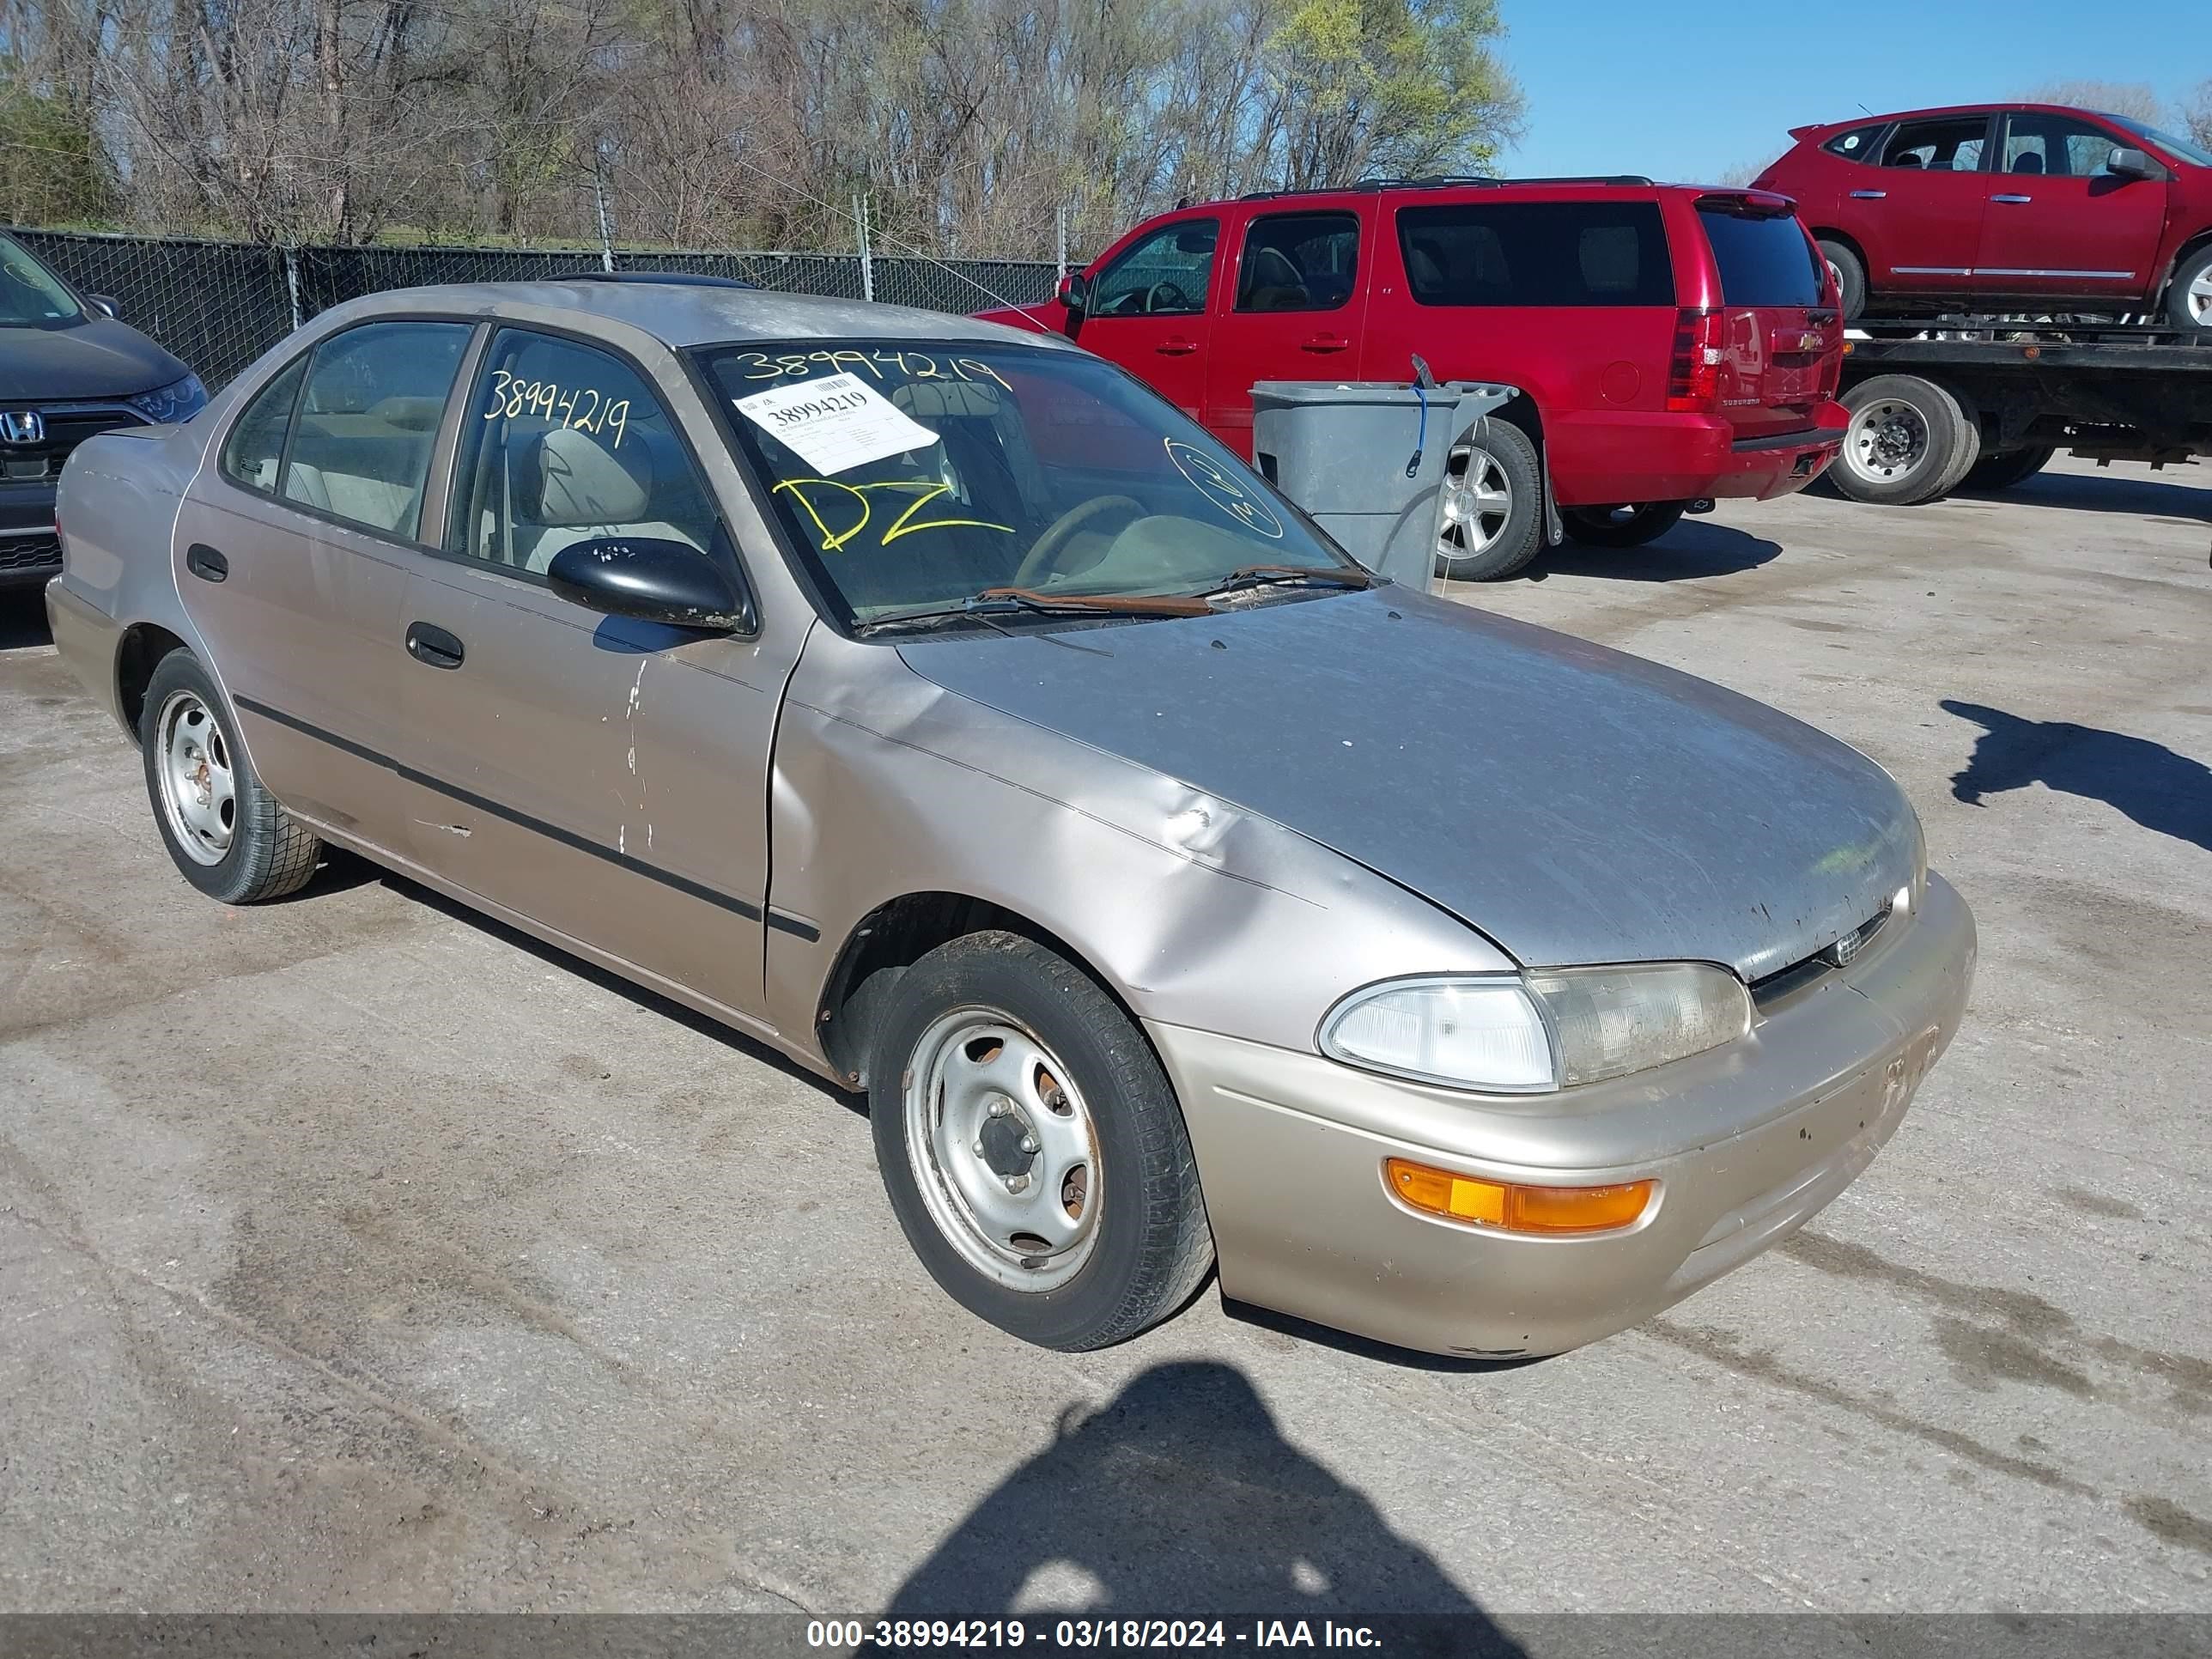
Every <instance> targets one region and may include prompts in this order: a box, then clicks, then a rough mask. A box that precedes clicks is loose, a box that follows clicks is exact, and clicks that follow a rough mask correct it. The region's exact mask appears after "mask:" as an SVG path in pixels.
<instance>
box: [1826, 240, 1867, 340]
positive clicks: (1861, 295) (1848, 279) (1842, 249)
mask: <svg viewBox="0 0 2212 1659" xmlns="http://www.w3.org/2000/svg"><path fill="white" fill-rule="evenodd" d="M1820 257H1821V258H1824V259H1826V261H1827V262H1828V269H1829V270H1832V271H1834V272H1835V273H1836V287H1837V288H1838V289H1839V290H1841V292H1842V294H1843V299H1844V322H1845V323H1847V324H1848V323H1855V322H1857V321H1858V319H1860V318H1861V317H1863V316H1864V315H1865V314H1866V299H1867V289H1866V267H1865V266H1864V265H1863V264H1860V263H1859V256H1858V255H1857V254H1856V253H1854V252H1851V251H1850V248H1848V247H1846V246H1844V244H1843V243H1841V242H1838V241H1832V240H1829V239H1827V238H1826V237H1823V238H1821V239H1820Z"/></svg>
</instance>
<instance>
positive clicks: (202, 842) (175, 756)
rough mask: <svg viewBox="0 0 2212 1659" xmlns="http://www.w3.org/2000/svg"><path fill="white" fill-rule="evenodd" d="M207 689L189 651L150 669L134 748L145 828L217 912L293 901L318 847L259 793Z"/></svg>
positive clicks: (211, 688)
mask: <svg viewBox="0 0 2212 1659" xmlns="http://www.w3.org/2000/svg"><path fill="white" fill-rule="evenodd" d="M229 722H230V716H229V714H228V710H227V708H226V707H225V705H224V703H223V700H222V693H221V692H219V691H217V690H216V685H215V682H214V680H212V679H211V678H209V676H208V671H207V670H205V669H204V668H203V667H201V666H200V665H199V662H198V660H197V659H196V658H194V657H193V655H192V654H191V652H189V651H172V652H171V653H169V654H168V655H167V656H166V657H164V658H162V659H161V661H160V662H158V663H156V664H155V666H154V675H153V678H152V679H151V680H150V681H149V683H148V684H147V687H146V706H145V708H144V709H143V711H142V712H141V713H140V714H139V717H138V748H139V750H140V753H141V755H142V756H143V758H144V761H145V764H146V793H147V795H148V796H149V798H150V799H151V800H152V802H153V805H154V822H155V824H156V825H157V826H158V827H159V828H160V829H161V840H162V842H163V843H164V844H165V845H167V848H168V849H169V856H170V857H171V858H172V859H173V860H176V865H177V868H178V869H179V870H180V871H181V872H184V878H185V880H186V881H189V882H190V883H191V884H192V885H193V886H195V887H197V888H198V889H199V890H200V891H202V892H203V893H205V894H206V895H207V896H209V897H210V898H215V899H221V900H222V902H224V903H225V904H252V903H256V902H259V901H260V900H262V899H272V898H281V897H283V896H284V895H285V894H287V893H290V892H296V891H297V890H299V889H300V888H301V887H304V886H306V885H307V878H309V877H311V876H313V874H314V873H315V866H316V863H317V862H318V861H319V860H320V858H321V857H322V851H323V843H322V842H321V841H320V840H319V839H318V838H317V837H316V836H315V835H314V834H313V831H311V830H308V829H303V828H302V827H301V825H300V824H298V823H295V822H294V821H293V819H292V817H291V815H290V814H289V813H288V812H287V811H285V810H284V809H283V807H281V806H279V805H277V804H276V798H275V797H274V796H272V795H271V794H270V793H269V792H268V791H267V790H266V789H264V788H263V787H261V780H260V779H259V778H258V777H257V776H255V775H254V772H253V768H252V765H250V764H249V763H247V761H246V752H245V751H244V750H241V749H240V747H239V746H238V742H237V738H235V736H234V734H233V732H232V731H231V728H230V723H229Z"/></svg>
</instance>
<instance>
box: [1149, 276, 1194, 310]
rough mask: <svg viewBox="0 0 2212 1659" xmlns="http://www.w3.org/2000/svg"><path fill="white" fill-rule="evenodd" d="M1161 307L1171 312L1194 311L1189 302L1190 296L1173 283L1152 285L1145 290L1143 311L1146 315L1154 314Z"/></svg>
mask: <svg viewBox="0 0 2212 1659" xmlns="http://www.w3.org/2000/svg"><path fill="white" fill-rule="evenodd" d="M1163 305H1164V306H1166V307H1168V308H1169V309H1170V310H1173V311H1190V310H1194V309H1195V307H1193V306H1192V304H1191V302H1190V296H1189V295H1187V294H1185V293H1184V292H1183V291H1182V289H1179V288H1177V287H1176V285H1175V284H1174V283H1164V282H1163V283H1153V284H1152V286H1151V287H1150V288H1148V289H1146V290H1145V309H1146V312H1147V313H1150V312H1154V311H1158V310H1159V309H1160V307H1162V306H1163Z"/></svg>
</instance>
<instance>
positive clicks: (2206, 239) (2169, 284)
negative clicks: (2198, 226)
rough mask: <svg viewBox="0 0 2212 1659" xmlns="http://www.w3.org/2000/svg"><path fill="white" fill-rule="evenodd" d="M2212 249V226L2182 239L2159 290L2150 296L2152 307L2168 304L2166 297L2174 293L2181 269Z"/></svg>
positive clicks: (2168, 262) (2167, 266)
mask: <svg viewBox="0 0 2212 1659" xmlns="http://www.w3.org/2000/svg"><path fill="white" fill-rule="evenodd" d="M2207 248H2212V225H2207V226H2205V227H2204V228H2203V229H2202V230H2199V231H2197V232H2196V233H2195V234H2192V235H2189V236H2185V237H2184V238H2183V239H2182V241H2181V246H2179V247H2177V248H2175V249H2174V250H2173V258H2171V259H2169V260H2167V261H2166V270H2165V273H2164V274H2163V275H2162V276H2160V277H2159V279H2158V288H2157V289H2156V291H2155V292H2154V293H2153V294H2152V295H2151V296H2150V303H2151V307H2152V308H2153V309H2154V310H2156V309H2158V308H2160V307H2163V306H2164V305H2165V304H2166V295H2169V294H2171V293H2172V291H2173V284H2174V279H2175V278H2177V277H2178V276H2180V275H2181V268H2182V266H2184V265H2185V264H2188V263H2189V261H2190V260H2191V259H2192V258H2195V257H2196V256H2197V255H2198V254H2200V253H2202V252H2204V250H2205V249H2207Z"/></svg>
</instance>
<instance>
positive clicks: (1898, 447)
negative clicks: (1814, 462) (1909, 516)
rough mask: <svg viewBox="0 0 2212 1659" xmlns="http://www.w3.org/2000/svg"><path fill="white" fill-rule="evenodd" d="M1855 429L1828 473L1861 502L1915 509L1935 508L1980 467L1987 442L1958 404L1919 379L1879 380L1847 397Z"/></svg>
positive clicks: (1855, 388) (1897, 376) (1930, 382)
mask: <svg viewBox="0 0 2212 1659" xmlns="http://www.w3.org/2000/svg"><path fill="white" fill-rule="evenodd" d="M1843 404H1844V408H1846V409H1848V410H1850V415H1851V418H1850V425H1849V426H1848V427H1846V428H1844V445H1843V451H1842V453H1840V454H1839V455H1838V457H1837V458H1836V464H1835V465H1833V466H1832V467H1830V468H1829V469H1828V477H1829V479H1830V480H1831V481H1832V483H1834V484H1835V487H1836V488H1837V489H1839V490H1841V491H1842V492H1843V493H1844V495H1848V496H1850V498H1851V499H1852V500H1853V501H1869V502H1872V503H1874V504H1875V505H1877V506H1886V507H1909V506H1911V505H1913V504H1914V503H1916V502H1919V501H1933V500H1935V499H1936V497H1937V496H1938V495H1942V494H1943V493H1944V492H1945V491H1946V490H1948V489H1951V488H1952V487H1953V486H1954V485H1955V484H1956V483H1958V482H1959V480H1960V478H1961V477H1965V476H1966V469H1967V468H1968V467H1970V466H1972V465H1973V464H1974V458H1975V456H1976V454H1977V453H1978V451H1979V448H1980V434H1979V433H1978V430H1977V429H1976V428H1975V427H1974V424H1973V422H1972V421H1970V420H1969V419H1968V418H1967V416H1966V411H1965V410H1963V409H1961V408H1960V406H1959V400H1958V399H1957V398H1954V397H1953V396H1952V395H1951V394H1950V393H1949V392H1947V391H1945V390H1944V389H1943V388H1942V386H1937V385H1936V383H1935V382H1934V381H1933V380H1922V379H1921V378H1920V377H1919V376H1918V375H1916V374H1877V375H1875V377H1874V378H1873V379H1872V380H1862V381H1861V382H1859V384H1858V385H1857V386H1853V387H1852V388H1851V389H1850V391H1849V392H1845V393H1844V397H1843Z"/></svg>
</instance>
